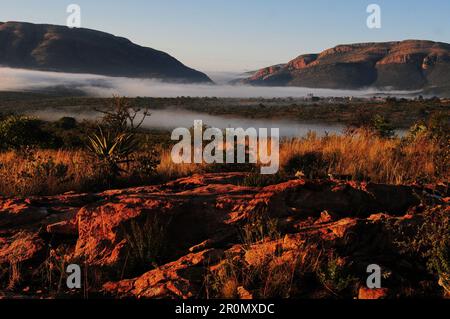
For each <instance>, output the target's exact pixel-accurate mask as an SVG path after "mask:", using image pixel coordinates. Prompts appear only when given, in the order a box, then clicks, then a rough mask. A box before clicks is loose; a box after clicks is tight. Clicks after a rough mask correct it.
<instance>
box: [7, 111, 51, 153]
mask: <svg viewBox="0 0 450 319" xmlns="http://www.w3.org/2000/svg"><path fill="white" fill-rule="evenodd" d="M42 123H43V122H42V121H40V120H38V119H36V118H33V117H28V116H22V115H11V116H8V117H6V118H4V119H3V120H2V121H1V122H0V148H2V149H20V148H24V147H27V146H44V147H48V146H49V145H51V143H52V140H53V138H52V136H51V135H50V134H49V133H48V132H45V131H44V130H43V129H42Z"/></svg>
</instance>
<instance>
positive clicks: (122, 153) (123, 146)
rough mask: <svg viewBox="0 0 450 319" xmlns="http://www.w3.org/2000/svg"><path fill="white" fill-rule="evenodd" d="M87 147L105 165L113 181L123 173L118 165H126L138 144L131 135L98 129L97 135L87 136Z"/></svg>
mask: <svg viewBox="0 0 450 319" xmlns="http://www.w3.org/2000/svg"><path fill="white" fill-rule="evenodd" d="M87 147H88V149H89V150H90V151H91V153H92V154H94V156H95V157H97V159H99V160H100V161H101V162H102V163H103V164H104V165H105V168H106V169H107V172H106V173H107V174H108V176H109V177H110V179H114V178H116V177H117V176H118V175H120V173H121V172H122V171H123V170H122V169H121V168H120V164H123V163H127V162H128V161H129V158H130V156H131V155H132V154H133V153H134V152H135V151H136V149H137V147H138V142H137V140H136V139H135V136H134V134H133V133H130V132H117V133H115V132H111V131H107V132H105V131H104V130H103V129H102V128H101V127H99V128H98V132H97V133H94V134H92V135H91V136H88V145H87Z"/></svg>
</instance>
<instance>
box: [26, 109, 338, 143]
mask: <svg viewBox="0 0 450 319" xmlns="http://www.w3.org/2000/svg"><path fill="white" fill-rule="evenodd" d="M150 113H151V116H150V117H147V118H146V119H145V121H144V123H143V126H142V127H143V128H146V129H156V130H173V129H175V128H177V127H186V128H189V127H192V126H193V125H194V121H195V120H202V121H203V123H204V124H205V125H207V126H209V127H217V128H220V129H225V128H227V127H232V128H240V127H241V128H244V129H247V128H249V127H254V128H256V129H259V128H279V129H280V135H281V136H282V137H299V136H305V135H306V134H307V133H308V132H310V131H313V132H316V133H317V134H318V135H319V136H323V135H325V134H326V133H330V134H340V133H342V131H343V128H344V127H343V126H342V125H333V124H314V123H313V124H311V123H297V122H294V121H288V120H270V119H267V120H266V119H257V120H256V119H245V118H239V117H231V116H214V115H208V114H205V113H198V112H191V111H186V110H180V109H165V110H150ZM27 114H28V115H32V116H36V117H38V118H40V119H42V120H46V121H56V120H58V119H60V118H62V117H65V116H70V117H74V118H76V119H77V120H79V121H81V120H97V119H99V117H100V116H101V114H100V113H98V112H93V111H82V112H71V111H68V110H67V111H64V110H54V109H46V110H38V111H30V112H27Z"/></svg>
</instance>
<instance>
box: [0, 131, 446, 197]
mask: <svg viewBox="0 0 450 319" xmlns="http://www.w3.org/2000/svg"><path fill="white" fill-rule="evenodd" d="M170 151H171V150H170V148H168V147H163V146H159V147H157V148H156V150H154V151H153V152H146V151H141V152H138V153H137V154H136V155H135V158H136V159H137V160H136V161H133V162H130V163H127V164H125V165H124V167H123V169H124V170H123V173H122V175H121V176H120V178H119V180H118V183H117V185H115V187H126V186H134V185H139V184H149V183H157V182H164V181H168V180H173V179H176V178H179V177H185V176H189V175H192V174H194V173H202V172H211V171H216V172H217V171H220V170H224V169H227V170H230V168H229V167H227V166H226V165H223V164H222V165H215V164H211V165H208V164H175V163H173V162H172V159H171V154H170ZM444 153H445V152H444ZM155 154H156V156H157V157H158V158H159V160H160V163H159V165H158V166H157V167H156V169H155V170H146V165H148V163H147V162H146V160H145V159H146V158H148V157H150V156H154V155H155ZM280 170H281V172H282V173H283V174H284V175H286V176H288V177H289V176H291V177H294V175H295V174H296V173H298V172H299V171H300V173H307V174H304V175H305V176H306V177H312V178H316V177H319V178H329V177H331V178H342V176H345V178H347V179H352V180H365V181H368V180H370V181H373V182H379V183H389V184H410V183H415V182H424V183H436V182H448V180H449V176H450V169H449V161H448V158H446V157H445V156H443V149H442V146H441V145H440V144H439V143H436V142H435V141H433V140H432V139H429V138H426V137H424V136H418V137H416V138H414V139H409V140H406V139H399V138H393V139H386V138H381V137H378V136H376V135H374V134H371V133H368V132H365V131H358V132H356V133H353V134H348V135H330V136H325V137H318V136H317V135H315V134H314V133H311V134H309V135H308V136H306V137H304V138H296V139H291V140H285V141H282V143H281V146H280ZM309 175H310V176H309ZM275 180H276V179H275ZM105 187H107V185H106V184H105V183H104V176H102V173H101V169H100V165H98V163H97V162H96V161H95V160H93V159H92V157H91V156H89V154H88V153H87V152H86V151H84V150H43V149H37V150H25V151H7V152H2V153H0V195H3V196H16V195H22V196H28V195H44V194H45V195H51V194H61V193H65V192H68V191H75V192H81V191H96V190H99V189H102V188H105Z"/></svg>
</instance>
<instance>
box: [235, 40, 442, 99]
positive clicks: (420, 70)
mask: <svg viewBox="0 0 450 319" xmlns="http://www.w3.org/2000/svg"><path fill="white" fill-rule="evenodd" d="M240 82H241V83H245V84H251V85H267V86H301V87H311V88H332V89H359V88H366V87H377V88H392V89H398V90H420V89H430V90H431V89H434V90H439V89H442V88H444V89H445V88H448V87H450V84H449V83H450V44H447V43H439V42H431V41H416V40H409V41H402V42H386V43H362V44H350V45H339V46H337V47H335V48H332V49H328V50H325V51H323V52H322V53H320V54H307V55H301V56H299V57H297V58H295V59H293V60H292V61H290V62H289V63H287V64H280V65H276V66H271V67H267V68H264V69H261V70H259V71H257V72H256V73H255V74H253V75H252V76H251V77H248V78H246V79H244V80H241V81H240Z"/></svg>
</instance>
